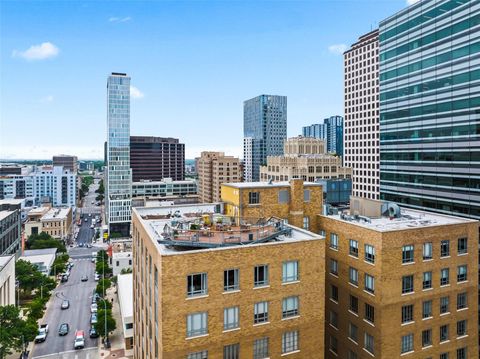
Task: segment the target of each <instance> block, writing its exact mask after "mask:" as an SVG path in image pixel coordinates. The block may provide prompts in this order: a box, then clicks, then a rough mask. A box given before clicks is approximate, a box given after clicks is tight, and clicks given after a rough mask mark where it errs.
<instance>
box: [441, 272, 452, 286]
mask: <svg viewBox="0 0 480 359" xmlns="http://www.w3.org/2000/svg"><path fill="white" fill-rule="evenodd" d="M448 283H450V269H448V268H443V269H441V270H440V285H447V284H448Z"/></svg>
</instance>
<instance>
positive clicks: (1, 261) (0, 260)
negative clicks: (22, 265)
mask: <svg viewBox="0 0 480 359" xmlns="http://www.w3.org/2000/svg"><path fill="white" fill-rule="evenodd" d="M14 257H15V255H14V254H12V255H11V256H0V271H1V270H2V269H3V267H5V266H6V265H7V264H8V262H10V260H11V259H12V258H14Z"/></svg>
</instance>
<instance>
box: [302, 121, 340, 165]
mask: <svg viewBox="0 0 480 359" xmlns="http://www.w3.org/2000/svg"><path fill="white" fill-rule="evenodd" d="M302 136H303V137H314V138H318V139H321V140H324V141H325V142H326V144H327V148H326V150H327V152H328V153H334V154H336V155H338V156H343V117H342V116H331V117H329V118H326V119H324V120H323V123H317V124H313V125H310V126H305V127H302Z"/></svg>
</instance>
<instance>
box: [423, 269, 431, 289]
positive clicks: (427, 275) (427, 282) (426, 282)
mask: <svg viewBox="0 0 480 359" xmlns="http://www.w3.org/2000/svg"><path fill="white" fill-rule="evenodd" d="M429 288H432V272H423V289H429Z"/></svg>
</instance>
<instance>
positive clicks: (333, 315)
mask: <svg viewBox="0 0 480 359" xmlns="http://www.w3.org/2000/svg"><path fill="white" fill-rule="evenodd" d="M328 317H329V323H330V324H331V325H332V326H333V327H335V328H338V314H337V312H334V311H333V310H331V311H330V312H329V315H328Z"/></svg>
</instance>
